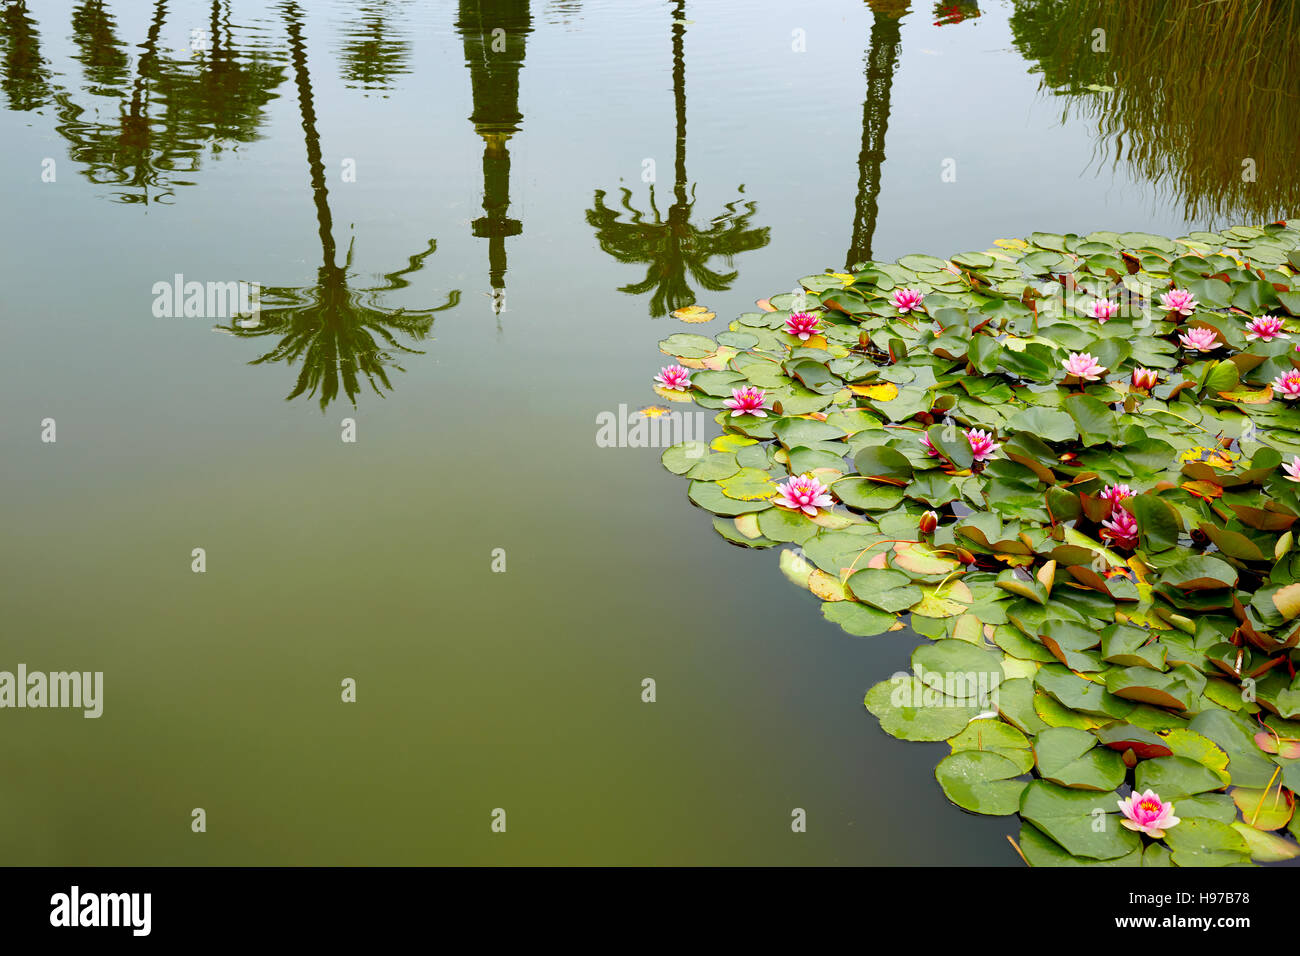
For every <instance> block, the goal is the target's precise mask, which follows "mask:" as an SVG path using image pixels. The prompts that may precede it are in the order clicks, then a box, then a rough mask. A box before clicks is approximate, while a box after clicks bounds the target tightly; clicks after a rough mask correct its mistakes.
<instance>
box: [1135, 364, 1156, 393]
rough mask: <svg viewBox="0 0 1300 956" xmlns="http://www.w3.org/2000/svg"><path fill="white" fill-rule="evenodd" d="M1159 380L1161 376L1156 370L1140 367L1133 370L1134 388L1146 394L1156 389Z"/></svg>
mask: <svg viewBox="0 0 1300 956" xmlns="http://www.w3.org/2000/svg"><path fill="white" fill-rule="evenodd" d="M1159 380H1160V376H1159V375H1158V374H1157V373H1156V371H1155V369H1150V368H1141V367H1138V368H1135V369H1134V370H1133V387H1134V388H1137V389H1141V390H1142V391H1144V392H1149V391H1151V389H1153V388H1155V387H1156V382H1158V381H1159Z"/></svg>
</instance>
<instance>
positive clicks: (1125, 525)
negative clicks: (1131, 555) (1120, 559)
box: [1101, 505, 1138, 551]
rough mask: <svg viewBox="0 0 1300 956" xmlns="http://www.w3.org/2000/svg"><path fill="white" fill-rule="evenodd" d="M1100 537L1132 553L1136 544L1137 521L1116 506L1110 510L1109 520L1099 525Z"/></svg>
mask: <svg viewBox="0 0 1300 956" xmlns="http://www.w3.org/2000/svg"><path fill="white" fill-rule="evenodd" d="M1101 536H1102V538H1103V539H1104V540H1106V541H1110V542H1111V543H1112V544H1114V545H1115V546H1116V547H1119V548H1125V549H1126V550H1129V551H1132V550H1133V549H1134V548H1136V547H1137V543H1138V523H1137V519H1136V518H1134V517H1133V516H1132V515H1131V514H1129V513H1128V512H1127V511H1125V510H1124V509H1123V508H1121V507H1120V506H1119V505H1116V506H1115V507H1114V508H1112V509H1111V512H1110V520H1109V521H1103V522H1102V523H1101Z"/></svg>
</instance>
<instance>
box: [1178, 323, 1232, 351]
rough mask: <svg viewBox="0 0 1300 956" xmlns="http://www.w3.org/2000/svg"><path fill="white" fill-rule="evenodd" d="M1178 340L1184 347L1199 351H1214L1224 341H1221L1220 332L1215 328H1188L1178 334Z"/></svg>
mask: <svg viewBox="0 0 1300 956" xmlns="http://www.w3.org/2000/svg"><path fill="white" fill-rule="evenodd" d="M1178 341H1179V342H1182V343H1183V348H1185V349H1194V350H1196V351H1197V352H1213V351H1214V350H1215V349H1217V348H1218V347H1219V346H1220V345H1222V344H1223V343H1222V342H1220V341H1219V333H1218V331H1216V330H1215V329H1203V328H1197V329H1188V330H1187V332H1186V333H1184V334H1182V335H1180V336H1178Z"/></svg>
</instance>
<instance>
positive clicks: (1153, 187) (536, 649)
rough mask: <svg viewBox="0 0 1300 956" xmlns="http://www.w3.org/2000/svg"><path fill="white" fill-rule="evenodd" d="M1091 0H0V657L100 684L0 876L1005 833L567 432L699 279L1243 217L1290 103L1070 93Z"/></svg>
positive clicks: (31, 719)
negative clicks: (953, 801) (253, 293)
mask: <svg viewBox="0 0 1300 956" xmlns="http://www.w3.org/2000/svg"><path fill="white" fill-rule="evenodd" d="M1162 9H1163V5H1161V4H1156V3H1143V4H1136V5H1134V11H1133V12H1130V13H1129V14H1127V15H1126V16H1128V17H1129V20H1124V21H1122V22H1117V23H1115V24H1114V25H1113V26H1112V25H1110V24H1109V23H1107V24H1106V28H1109V29H1110V30H1112V32H1113V31H1121V33H1122V31H1125V30H1128V31H1132V30H1134V29H1140V28H1141V27H1142V25H1143V24H1144V23H1147V24H1149V23H1150V22H1152V20H1153V18H1156V17H1158V16H1159V15H1161V14H1160V11H1161V10H1162ZM1144 12H1145V15H1146V16H1147V20H1146V21H1143V20H1142V16H1143V15H1144ZM1091 16H1092V15H1091V14H1090V13H1089V8H1088V5H1085V4H1078V3H1069V2H1066V3H1051V4H1048V3H1035V2H1014V3H988V2H985V3H982V4H980V5H979V6H976V4H974V3H970V2H965V3H959V4H957V5H955V6H948V5H942V4H941V5H939V6H938V7H935V8H930V7H915V6H914V7H912V8H909V6H908V4H906V3H887V2H880V3H873V4H868V3H862V2H860V0H817V2H808V3H804V4H800V5H799V7H798V9H797V11H792V10H791V9H790V8H788V7H787V5H785V4H751V3H740V2H733V0H714V2H708V3H705V2H699V3H681V2H677V3H664V2H649V0H644V2H643V0H635V2H633V0H628V2H619V3H602V2H594V0H585V2H583V0H539V2H533V3H529V2H527V0H496V2H479V3H475V2H470V0H463V2H460V3H453V2H445V3H429V4H419V3H402V2H381V0H372V2H361V3H342V2H334V3H310V4H295V3H285V4H273V3H257V2H230V3H228V2H214V3H203V2H198V0H189V2H163V0H157V2H150V3H146V2H135V3H125V2H105V3H96V2H77V3H73V2H69V0H39V2H27V3H13V2H10V3H8V4H7V5H6V6H5V7H4V8H3V9H0V138H2V140H3V143H4V148H3V150H0V210H2V211H3V223H4V228H3V230H2V231H0V262H3V263H4V272H3V279H4V281H3V283H0V408H2V409H3V411H2V412H0V451H2V457H0V461H2V462H3V466H2V467H3V471H4V478H5V485H4V487H5V502H6V505H7V507H6V509H5V544H6V546H5V547H4V549H3V551H2V552H0V555H2V557H0V582H2V584H0V594H2V595H3V602H4V617H3V620H4V626H3V640H0V649H2V650H3V654H2V655H0V669H6V670H13V669H15V668H16V667H17V665H18V664H19V663H24V664H26V666H27V667H28V668H29V669H31V670H45V671H57V670H78V671H102V672H103V674H104V688H105V690H104V701H103V715H102V716H101V717H100V718H98V719H95V720H86V719H83V718H82V716H81V715H80V713H79V712H76V711H71V710H59V711H56V710H10V709H6V710H2V711H0V858H2V859H4V860H5V861H6V862H9V863H24V864H46V863H59V864H74V863H75V864H109V863H118V864H163V863H210V864H235V863H254V864H279V863H288V864H306V863H313V864H326V863H452V864H460V863H723V864H744V863H843V864H850V863H852V864H859V863H909V864H910V863H962V864H972V863H1004V864H1010V863H1015V862H1017V861H1016V858H1015V856H1014V854H1013V853H1012V852H1011V850H1010V848H1009V847H1008V845H1007V843H1006V841H1005V839H1004V834H1005V833H1006V832H1009V828H1010V826H1011V824H1010V823H1008V822H1007V821H1005V820H982V819H976V818H973V817H970V816H968V815H966V814H963V813H962V812H961V811H959V810H957V809H956V808H954V807H952V806H950V805H949V804H947V802H946V801H945V800H944V799H943V797H942V795H941V793H940V792H939V790H938V788H937V787H935V786H934V785H933V780H932V779H930V774H931V768H932V767H933V765H934V763H935V759H936V754H935V753H934V752H932V748H928V747H917V746H909V745H907V744H903V743H901V742H898V741H894V740H892V739H889V738H886V737H885V736H884V735H883V734H882V733H880V731H879V730H878V728H877V727H876V726H875V722H874V721H873V720H872V719H871V718H870V717H869V715H867V714H866V712H865V710H864V709H863V707H862V703H861V699H862V694H863V691H864V690H865V688H866V687H868V686H869V685H871V684H872V683H874V682H876V681H878V680H881V679H882V678H883V677H885V676H887V675H888V674H889V673H892V672H893V671H895V670H897V669H899V668H900V667H902V666H903V665H904V662H905V661H906V659H907V657H908V655H909V653H910V651H911V649H912V646H913V645H914V643H915V641H914V639H913V638H912V637H911V636H910V635H909V634H906V633H900V634H896V635H891V636H886V637H881V638H874V639H863V640H855V639H853V638H850V637H847V636H846V635H845V634H844V633H842V632H841V631H840V630H839V629H838V628H837V627H835V626H834V625H831V624H828V623H826V622H825V621H823V620H822V619H821V618H820V616H819V615H818V614H817V613H816V607H815V604H814V603H813V599H812V598H811V597H810V596H808V595H807V594H803V593H802V592H798V591H796V590H795V589H793V588H791V587H789V586H788V585H786V583H785V582H784V581H783V580H782V579H781V575H780V572H779V570H778V569H777V566H776V562H775V561H771V560H764V559H763V556H761V555H756V554H751V553H747V552H744V551H742V550H740V549H736V548H733V547H731V546H729V545H728V544H727V543H726V542H724V541H723V540H722V539H721V538H719V537H718V536H717V535H716V534H714V532H713V531H712V529H711V527H710V525H709V522H708V521H707V520H706V518H705V516H703V515H702V513H700V512H699V511H697V510H695V509H693V508H692V507H691V506H690V505H689V503H688V502H687V501H686V498H685V495H684V493H683V489H682V487H681V484H680V482H679V481H678V480H677V479H676V478H674V477H673V476H672V475H669V474H667V473H665V472H664V471H663V470H662V469H661V468H660V466H659V464H658V461H657V457H658V451H657V450H655V449H649V448H606V447H599V446H598V445H597V442H596V420H597V416H598V415H600V413H602V412H607V411H614V412H616V411H617V410H618V409H619V407H620V405H625V406H628V407H629V408H631V409H636V408H639V407H640V406H642V405H646V404H649V403H651V402H654V401H655V396H654V395H653V393H652V392H651V391H650V379H651V376H652V375H653V374H654V373H655V372H656V371H657V370H658V368H659V366H660V365H661V364H664V363H663V362H662V361H660V359H662V356H660V355H659V353H658V352H657V350H656V342H657V341H658V340H659V339H661V338H663V337H665V336H666V335H667V334H669V333H671V332H674V331H680V330H683V328H684V327H683V326H682V325H681V324H680V323H678V322H677V321H676V320H674V319H673V318H671V317H668V316H667V315H666V314H665V313H667V312H668V311H670V310H672V309H674V308H678V307H680V306H684V305H688V304H691V303H693V302H699V303H702V304H705V305H707V306H708V307H709V308H711V309H713V310H715V311H716V312H717V314H718V316H719V318H718V319H717V320H716V323H717V326H716V327H717V328H720V327H721V326H722V325H723V324H724V323H725V322H726V321H728V320H729V319H730V317H731V316H732V315H734V314H735V313H737V312H740V311H743V310H745V309H746V308H747V307H749V306H750V305H751V304H752V302H753V300H754V299H755V298H758V297H760V296H765V295H769V294H771V293H772V292H775V291H780V290H782V289H784V288H785V287H786V286H787V285H788V284H789V283H790V282H791V281H792V280H793V278H794V277H797V276H799V275H804V274H807V273H809V272H814V271H817V270H820V269H822V268H824V267H827V266H833V267H841V266H843V265H844V264H845V262H846V261H848V260H853V259H862V258H867V257H870V256H875V257H877V258H881V259H891V258H894V257H896V256H898V255H901V254H904V253H908V252H930V253H939V254H946V253H949V252H952V251H956V250H960V249H967V248H970V249H976V248H984V247H986V246H987V245H988V244H989V243H990V242H991V241H992V240H993V239H996V238H999V237H1004V236H1018V235H1023V234H1027V233H1028V232H1030V231H1033V230H1053V231H1077V232H1087V231H1090V230H1093V229H1102V228H1105V229H1114V230H1143V231H1149V232H1157V233H1164V234H1171V235H1177V234H1180V233H1181V232H1185V231H1187V230H1189V229H1195V228H1203V227H1206V226H1209V225H1211V224H1212V223H1214V222H1216V221H1217V222H1224V221H1226V219H1225V217H1230V216H1232V215H1233V214H1236V215H1237V217H1238V218H1255V219H1263V218H1267V217H1272V216H1276V215H1280V214H1283V213H1285V212H1286V211H1287V204H1288V203H1293V202H1294V201H1295V198H1296V197H1295V192H1294V189H1295V187H1294V184H1292V183H1290V182H1288V180H1287V174H1286V169H1287V164H1288V163H1289V154H1288V153H1287V152H1286V150H1287V149H1288V148H1290V147H1293V145H1294V142H1295V140H1296V137H1295V132H1296V131H1295V125H1296V123H1297V120H1296V117H1297V116H1300V112H1298V111H1296V110H1295V108H1294V102H1293V101H1288V100H1285V99H1283V100H1282V101H1281V102H1280V105H1279V103H1277V102H1274V100H1276V96H1283V97H1285V96H1291V95H1293V94H1289V93H1286V92H1285V88H1281V92H1277V93H1276V96H1275V97H1274V99H1273V100H1270V99H1269V98H1268V96H1267V95H1262V99H1260V100H1257V101H1256V102H1254V104H1253V105H1252V107H1251V109H1250V110H1247V111H1245V112H1246V113H1247V115H1246V116H1245V118H1243V116H1242V115H1241V114H1242V113H1243V110H1242V109H1240V108H1239V101H1238V102H1236V103H1232V102H1228V99H1227V98H1224V99H1221V100H1219V101H1216V100H1214V99H1213V98H1212V97H1206V98H1205V99H1204V100H1203V101H1201V102H1200V103H1199V104H1198V109H1199V110H1200V119H1199V122H1198V125H1197V129H1201V128H1205V129H1218V130H1220V131H1221V134H1220V135H1221V137H1222V139H1223V140H1224V147H1223V149H1222V150H1219V151H1216V152H1215V154H1214V155H1215V156H1216V159H1215V161H1214V162H1209V161H1202V160H1200V159H1198V158H1197V156H1203V155H1207V154H1208V152H1209V151H1208V150H1206V149H1202V150H1201V152H1200V153H1197V152H1196V151H1195V150H1194V149H1193V147H1198V146H1199V145H1200V144H1198V143H1196V142H1193V141H1191V140H1194V137H1193V136H1191V134H1189V133H1188V132H1187V130H1186V128H1184V127H1181V126H1179V125H1178V117H1176V116H1171V115H1167V105H1162V104H1161V103H1158V102H1156V103H1153V102H1148V101H1147V100H1144V99H1143V98H1142V97H1141V96H1140V95H1136V94H1134V93H1133V90H1134V89H1138V88H1139V87H1140V88H1142V89H1145V88H1146V87H1147V86H1148V85H1149V82H1148V81H1150V82H1154V79H1160V80H1161V81H1162V82H1164V83H1166V84H1177V83H1184V84H1187V85H1189V86H1194V85H1195V84H1196V83H1197V73H1196V71H1197V67H1196V65H1195V64H1194V63H1191V62H1190V61H1188V62H1184V63H1182V64H1181V65H1180V64H1179V63H1178V62H1174V63H1172V64H1171V63H1165V62H1161V63H1160V64H1155V65H1152V64H1148V66H1147V67H1146V68H1147V69H1151V70H1155V69H1164V70H1167V71H1169V72H1168V75H1166V76H1162V77H1156V78H1154V79H1153V78H1152V77H1150V76H1145V75H1142V74H1141V73H1140V70H1139V69H1138V68H1137V67H1132V68H1129V67H1128V66H1125V67H1124V69H1125V73H1124V75H1125V76H1126V77H1128V78H1129V79H1130V80H1131V82H1132V83H1133V84H1134V86H1133V87H1132V88H1123V89H1121V90H1120V93H1121V94H1129V95H1128V96H1127V98H1126V99H1124V100H1123V102H1122V103H1121V104H1119V105H1115V104H1114V103H1113V102H1112V101H1111V100H1108V97H1113V96H1115V95H1116V93H1115V86H1114V84H1113V82H1108V78H1109V77H1108V75H1107V74H1106V73H1105V69H1106V68H1105V67H1099V66H1098V65H1097V61H1096V60H1095V59H1090V57H1096V56H1098V55H1100V54H1098V53H1096V52H1095V51H1093V49H1092V45H1093V44H1094V42H1095V39H1094V37H1093V36H1092V33H1091V30H1092V29H1093V28H1092V27H1090V26H1089V24H1091V23H1092V22H1093V19H1096V18H1095V17H1094V18H1093V19H1090V17H1091ZM1062 24H1067V26H1065V27H1063V26H1062ZM1135 24H1136V26H1135ZM498 31H499V32H498ZM1111 39H1112V41H1113V40H1114V39H1115V38H1114V36H1112V38H1111ZM1287 39H1288V38H1280V39H1279V38H1275V39H1274V41H1273V42H1275V43H1276V42H1283V43H1285V42H1287ZM1289 39H1290V41H1291V42H1294V38H1289ZM1160 59H1161V60H1162V61H1163V60H1164V59H1167V58H1160ZM1175 60H1176V58H1175ZM1099 71H1100V72H1099ZM1180 71H1181V72H1180ZM1255 79H1256V81H1257V83H1258V84H1259V85H1260V86H1261V87H1268V86H1269V85H1270V81H1269V79H1268V78H1267V77H1256V78H1255ZM1044 80H1046V81H1047V84H1048V85H1047V86H1044V85H1043V83H1044ZM1223 82H1224V85H1225V88H1227V87H1228V85H1229V84H1228V80H1226V79H1225V80H1223ZM1243 82H1244V81H1243ZM1271 85H1272V86H1276V85H1277V84H1276V83H1271ZM1275 92H1276V91H1275ZM1066 94H1072V95H1066ZM1108 103H1109V104H1110V105H1109V106H1108V105H1107V104H1108ZM1288 103H1289V104H1290V105H1289V106H1288ZM1121 107H1122V108H1121ZM1099 108H1100V109H1101V110H1102V112H1101V113H1098V109H1099ZM1144 111H1145V112H1144ZM1099 117H1100V119H1099ZM1279 117H1281V119H1280V120H1279ZM1288 124H1289V125H1288ZM1279 125H1280V127H1281V128H1280V129H1279ZM1116 135H1118V136H1121V137H1125V142H1127V143H1128V144H1129V145H1130V146H1131V147H1134V148H1133V150H1132V151H1131V152H1130V154H1129V155H1127V156H1126V157H1125V158H1124V159H1122V160H1121V161H1120V162H1118V163H1116V162H1115V161H1114V160H1115V150H1114V148H1113V143H1114V141H1115V140H1114V137H1115V136H1116ZM1135 144H1136V145H1135ZM1287 144H1290V147H1288V145H1287ZM1237 152H1240V153H1242V155H1241V156H1237V155H1236V153H1237ZM1246 159H1251V160H1252V161H1253V162H1254V167H1252V169H1253V170H1254V171H1255V172H1254V173H1253V174H1254V175H1256V178H1255V179H1254V180H1252V181H1249V185H1250V186H1252V187H1255V188H1253V189H1252V188H1246V187H1244V186H1242V185H1241V183H1242V182H1247V181H1246V180H1243V179H1242V178H1241V176H1240V173H1241V171H1242V170H1243V169H1244V168H1246V167H1245V166H1244V161H1245V160H1246ZM650 180H653V182H651V181H650ZM177 275H180V276H183V277H184V279H183V282H200V283H205V284H206V283H210V282H211V283H221V284H224V283H231V282H233V283H238V282H248V283H254V282H255V283H260V286H261V296H262V298H261V312H260V313H259V319H258V322H259V324H257V325H253V324H252V323H251V322H248V321H247V320H241V319H240V318H238V317H232V316H230V315H213V314H211V313H212V312H213V310H212V309H210V308H209V307H208V306H209V303H207V302H206V299H205V301H204V308H203V309H202V310H199V311H203V312H204V313H205V314H203V315H188V316H187V315H185V314H184V312H185V309H184V307H182V308H181V309H180V310H179V311H180V312H181V314H180V315H170V316H169V315H167V314H166V312H167V311H168V310H167V309H166V308H164V307H163V306H162V304H161V303H163V302H167V303H172V302H174V298H173V296H172V294H171V292H164V293H160V292H159V291H158V289H159V288H162V289H164V290H169V289H172V287H173V284H175V283H176V281H177V280H176V278H175V277H176V276H177ZM160 283H161V284H162V285H161V286H160V285H159V284H160ZM205 288H206V286H205ZM184 293H185V290H184V288H182V290H181V301H182V306H183V302H184V298H185V295H184ZM218 304H219V303H218ZM172 311H175V310H172ZM227 311H229V310H227ZM160 312H161V313H163V314H159V313H160ZM696 328H697V329H703V330H705V331H715V330H716V328H715V326H702V327H696ZM214 333H215V334H214ZM286 396H289V398H288V400H286ZM47 419H53V421H54V423H55V428H56V437H57V440H56V441H55V442H52V443H51V442H47V441H42V433H43V425H42V423H43V422H44V421H45V420H47ZM345 419H351V420H353V422H354V427H355V437H356V440H355V442H345V441H343V440H342V434H343V431H344V428H345V424H344V420H345ZM196 548H202V549H204V553H205V556H206V571H205V572H204V573H202V574H197V573H194V572H193V571H192V570H191V564H192V561H193V558H192V553H193V550H194V549H196ZM494 549H504V553H505V561H506V571H505V573H494V572H493V569H492V563H493V552H494ZM345 678H352V679H353V680H355V682H356V688H357V692H356V693H357V700H356V702H355V703H344V702H342V701H341V700H340V684H341V682H342V681H343V680H344V679H345ZM645 678H653V679H654V681H655V682H656V690H657V700H656V702H655V703H653V704H647V703H643V702H642V699H641V692H642V681H643V679H645ZM933 749H938V748H937V747H936V748H933ZM198 807H201V808H203V809H204V810H205V812H206V815H207V832H205V833H201V834H200V833H194V832H192V830H191V812H192V810H193V809H194V808H198ZM496 808H503V809H504V810H505V811H506V813H507V819H508V826H507V831H506V833H504V834H500V833H493V832H492V830H491V814H492V811H493V810H494V809H496ZM794 808H802V809H804V810H806V812H807V817H808V831H807V832H806V833H803V834H795V833H792V832H791V829H790V820H791V812H792V810H793V809H794Z"/></svg>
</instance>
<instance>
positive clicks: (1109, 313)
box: [1088, 299, 1119, 325]
mask: <svg viewBox="0 0 1300 956" xmlns="http://www.w3.org/2000/svg"><path fill="white" fill-rule="evenodd" d="M1088 314H1089V315H1090V316H1092V317H1093V318H1094V319H1096V320H1097V321H1098V322H1100V323H1101V324H1102V325H1105V324H1106V320H1107V319H1113V318H1115V316H1117V315H1119V303H1118V302H1112V301H1111V300H1110V299H1093V300H1092V304H1091V305H1089V306H1088Z"/></svg>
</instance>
